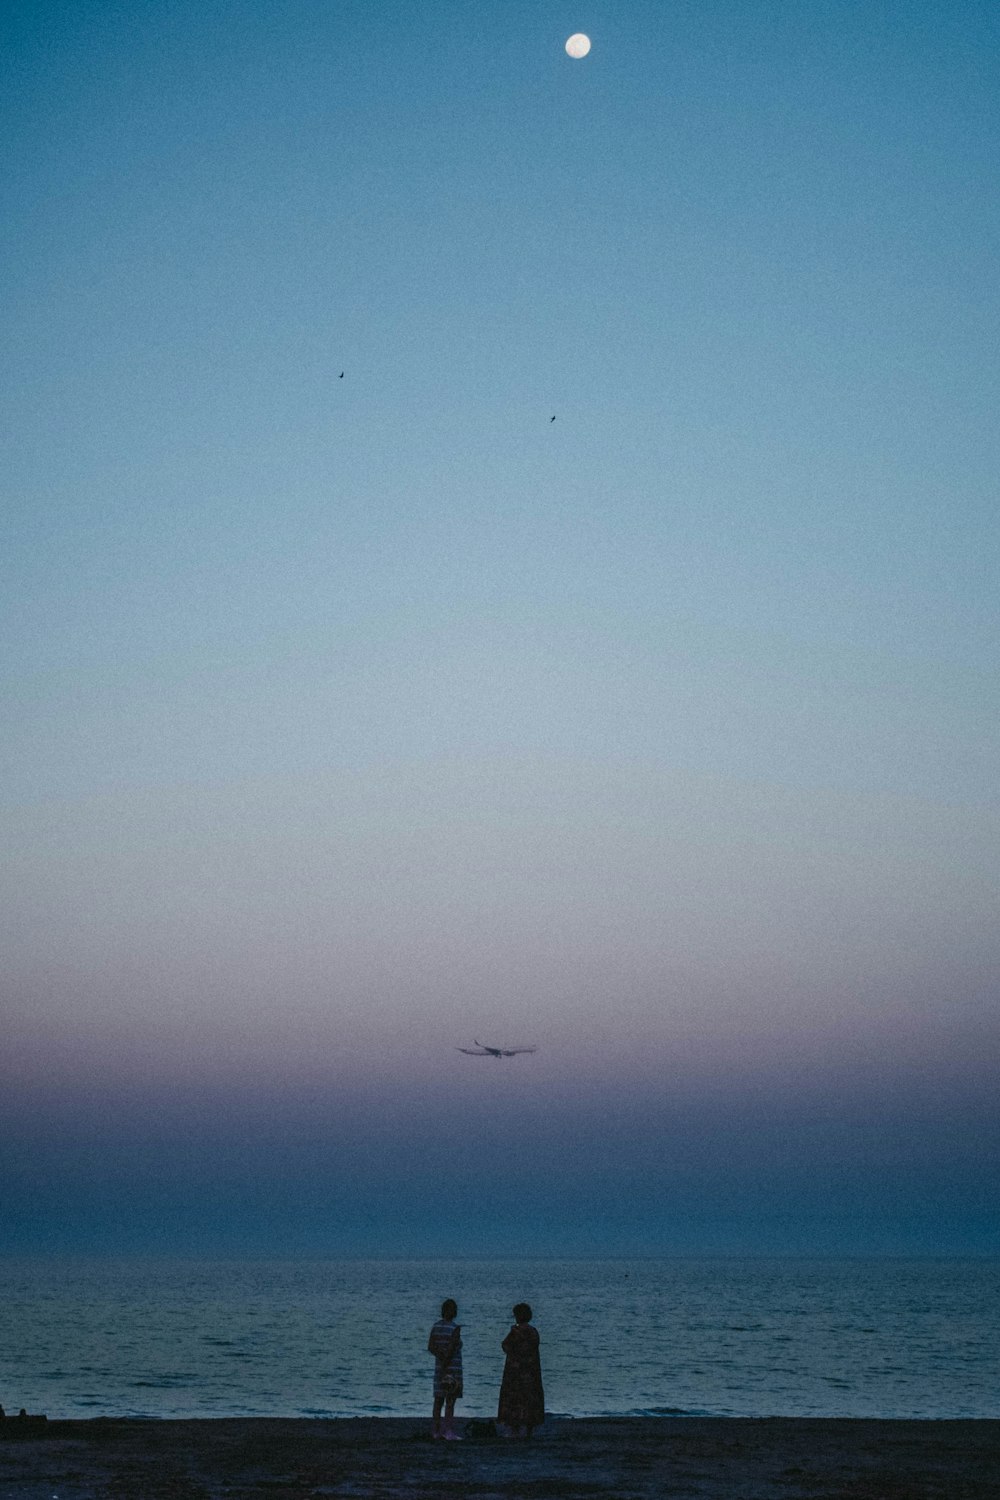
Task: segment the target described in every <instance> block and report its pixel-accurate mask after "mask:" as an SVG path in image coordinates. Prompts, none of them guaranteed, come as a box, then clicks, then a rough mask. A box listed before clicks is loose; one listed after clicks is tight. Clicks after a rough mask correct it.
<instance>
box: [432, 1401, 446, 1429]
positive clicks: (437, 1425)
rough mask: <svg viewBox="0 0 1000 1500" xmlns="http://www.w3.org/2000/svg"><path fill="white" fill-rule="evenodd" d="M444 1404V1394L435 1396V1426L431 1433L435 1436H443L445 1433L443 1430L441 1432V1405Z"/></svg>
mask: <svg viewBox="0 0 1000 1500" xmlns="http://www.w3.org/2000/svg"><path fill="white" fill-rule="evenodd" d="M443 1405H444V1397H443V1396H435V1397H434V1426H433V1428H432V1429H431V1435H432V1436H433V1437H441V1436H442V1435H443V1434H442V1432H441V1407H442V1406H443Z"/></svg>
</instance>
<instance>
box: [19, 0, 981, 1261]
mask: <svg viewBox="0 0 1000 1500" xmlns="http://www.w3.org/2000/svg"><path fill="white" fill-rule="evenodd" d="M4 25H5V28H6V34H5V38H4V48H3V50H4V54H5V57H6V62H5V64H4V72H5V77H4V87H3V101H4V102H3V104H2V106H0V113H2V119H0V125H2V128H3V133H4V138H5V140H6V141H7V142H8V146H9V150H8V152H7V162H6V166H5V168H4V176H3V195H4V213H3V227H2V230H0V234H2V236H3V247H2V248H3V257H4V264H5V267H6V268H7V269H6V273H5V279H6V298H5V302H6V314H5V332H4V338H5V350H6V353H5V364H6V368H7V378H6V380H5V381H4V392H5V394H4V397H3V403H4V408H5V410H4V430H5V440H4V446H5V464H4V470H5V472H6V474H7V476H8V477H7V480H6V481H5V493H4V514H5V518H6V519H5V522H4V546H3V549H2V560H0V573H2V579H0V585H2V598H3V601H4V603H3V609H4V626H3V642H4V655H3V680H4V693H5V699H6V702H7V705H8V707H7V711H6V712H5V714H4V727H3V729H2V731H0V733H2V739H3V756H4V766H5V774H4V787H5V791H4V794H3V802H2V806H0V817H2V828H3V840H4V845H5V847H6V849H7V850H8V858H7V859H6V861H5V867H6V874H5V877H4V879H5V886H4V894H3V902H2V908H3V912H4V918H3V921H4V929H5V930H4V941H3V951H4V953H5V955H6V957H5V960H4V977H3V988H4V992H5V1007H4V1008H5V1011H6V1016H7V1019H6V1021H5V1032H6V1037H7V1040H8V1044H9V1045H8V1048H7V1061H6V1067H7V1070H8V1073H9V1086H8V1090H7V1094H6V1103H5V1104H4V1106H2V1108H3V1112H4V1120H3V1130H4V1133H5V1138H6V1139H7V1140H9V1141H11V1142H12V1143H17V1145H18V1151H19V1152H20V1159H21V1163H22V1165H21V1168H20V1169H19V1170H18V1171H17V1172H15V1177H16V1181H14V1182H13V1183H12V1184H11V1187H10V1191H11V1192H12V1193H13V1194H14V1197H13V1199H12V1200H9V1201H13V1202H14V1203H15V1204H16V1205H17V1206H18V1208H19V1213H18V1216H17V1218H18V1223H19V1224H20V1226H21V1228H20V1230H19V1231H18V1232H17V1234H16V1235H15V1237H14V1239H13V1240H12V1243H14V1244H15V1247H16V1248H19V1249H21V1248H36V1247H41V1248H44V1247H46V1246H56V1245H57V1246H59V1247H60V1248H73V1247H82V1248H88V1247H94V1246H96V1247H98V1248H101V1249H114V1248H115V1247H116V1246H121V1245H125V1244H126V1243H127V1244H128V1246H129V1247H130V1248H142V1247H143V1245H147V1244H153V1245H157V1246H165V1247H167V1248H190V1247H192V1246H193V1247H195V1248H200V1247H208V1248H212V1247H216V1246H223V1247H224V1248H226V1249H230V1248H232V1247H234V1246H237V1247H238V1246H239V1245H240V1244H241V1243H244V1242H245V1241H246V1240H247V1238H248V1237H250V1238H254V1240H255V1243H257V1244H258V1248H260V1249H268V1248H271V1249H275V1250H281V1249H283V1248H289V1249H304V1250H309V1251H310V1252H315V1251H317V1250H323V1249H324V1248H331V1249H334V1250H336V1251H338V1252H351V1251H353V1250H360V1251H364V1252H365V1253H368V1252H369V1251H370V1250H371V1249H372V1248H373V1247H374V1248H379V1247H382V1248H385V1249H387V1250H393V1251H394V1252H395V1253H401V1254H404V1253H423V1252H424V1251H425V1250H426V1252H427V1253H435V1252H438V1251H440V1250H441V1249H447V1250H449V1251H456V1250H461V1249H462V1247H463V1246H465V1247H467V1248H469V1249H470V1250H475V1251H477V1252H479V1251H483V1250H485V1249H488V1248H489V1247H490V1246H492V1245H495V1246H496V1249H497V1253H505V1254H507V1253H517V1251H518V1248H519V1247H520V1246H521V1245H522V1244H523V1245H524V1247H525V1248H531V1247H532V1246H533V1245H536V1244H537V1243H538V1241H539V1239H543V1240H544V1242H545V1245H546V1247H547V1248H550V1249H551V1250H553V1251H554V1252H556V1251H564V1252H572V1251H575V1250H586V1249H590V1248H595V1249H601V1250H608V1249H622V1250H630V1249H642V1250H644V1251H647V1252H648V1251H652V1250H655V1249H657V1248H682V1249H698V1248H702V1247H703V1248H709V1249H716V1248H719V1247H720V1246H721V1247H723V1248H730V1249H735V1250H738V1249H740V1248H750V1249H753V1248H763V1249H768V1250H770V1249H774V1248H780V1246H781V1245H789V1246H791V1247H793V1248H797V1249H803V1250H809V1249H813V1248H820V1249H824V1250H828V1249H831V1250H836V1249H838V1248H839V1249H846V1250H851V1251H863V1250H865V1249H876V1250H883V1249H900V1248H901V1249H907V1250H919V1249H927V1250H932V1251H938V1250H959V1251H960V1250H963V1249H966V1250H973V1251H976V1252H981V1251H984V1250H994V1251H995V1250H996V1248H997V1239H996V1223H997V1220H996V1210H997V1203H996V1192H995V1182H996V1167H997V1159H996V1146H997V1121H996V1113H995V1106H994V1105H993V1103H992V1090H991V1087H990V1079H991V1078H995V1068H996V1056H997V1050H996V1049H997V1030H998V1023H997V958H998V951H997V950H998V944H997V937H996V932H997V922H996V910H997V890H998V882H997V875H998V869H997V865H998V860H997V847H998V846H997V838H996V835H997V823H998V804H997V794H996V788H997V756H996V724H997V708H998V701H997V700H998V692H997V673H996V659H997V624H998V607H997V598H998V590H997V581H996V573H997V569H996V561H997V533H998V526H997V507H996V486H995V476H996V474H997V472H998V467H1000V465H998V459H1000V454H998V452H997V448H998V442H997V424H996V420H995V412H996V409H997V395H998V379H997V365H998V361H997V349H998V347H1000V341H998V336H997V335H998V328H997V288H996V245H997V230H998V209H997V196H996V184H995V164H996V160H997V156H998V152H997V148H998V144H1000V142H998V135H1000V126H998V109H997V105H998V85H997V78H998V68H997V64H998V60H1000V58H998V53H1000V46H998V40H1000V36H998V33H1000V24H998V20H997V16H996V12H995V9H994V8H993V7H987V6H986V5H978V4H966V3H960V4H947V5H945V4H920V3H911V4H908V5H901V4H884V5H879V6H872V5H861V4H856V3H842V4H826V5H824V4H819V5H813V6H809V7H805V6H802V5H795V4H771V5H763V4H762V5H750V4H735V3H733V4H728V3H712V0H708V3H705V4H703V5H698V6H691V5H688V6H686V5H676V6H672V5H665V4H662V3H661V4H656V5H652V4H633V3H626V0H623V3H621V4H617V5H613V6H612V5H590V6H589V7H588V8H586V10H585V11H580V10H574V9H569V8H567V7H565V6H562V5H551V6H550V5H538V4H531V5H528V4H507V5H504V6H499V5H489V4H478V3H471V4H464V5H458V4H434V3H431V4H428V5H426V6H423V7H415V6H401V5H392V4H387V5H383V6H379V7H373V6H370V5H362V4H354V3H343V4H336V3H330V4H310V5H306V4H278V3H275V4H268V3H262V0H251V3H248V4H246V5H243V6H239V7H237V6H233V5H223V4H213V3H207V4H199V5H197V6H195V5H193V4H190V3H187V0H179V3H176V4H172V5H169V6H167V5H163V4H147V5H144V6H137V7H136V6H133V7H129V8H125V7H115V6H111V5H103V4H94V5H89V6H87V7H85V8H83V9H81V8H79V7H69V6H58V5H48V4H32V5H24V6H21V7H20V8H15V9H14V10H13V12H12V13H11V15H10V16H9V17H8V19H7V20H6V22H5V23H4ZM577 30H582V31H585V32H587V33H588V34H589V35H590V36H591V37H592V39H593V50H592V52H591V54H590V56H589V57H588V58H586V59H585V60H583V61H580V62H573V61H571V60H570V59H568V58H567V56H566V55H565V52H564V51H563V43H564V41H565V38H566V37H567V36H568V35H569V34H570V33H571V32H573V31H577ZM341 371H343V372H344V376H343V379H341V378H340V372H341ZM553 415H554V416H555V417H556V420H555V422H554V423H553V422H552V421H551V420H550V419H551V417H552V416H553ZM486 1033H488V1036H486V1039H487V1040H489V1039H495V1040H499V1041H501V1042H523V1041H531V1042H535V1043H537V1044H538V1046H539V1052H538V1053H537V1054H536V1055H535V1056H534V1057H531V1058H525V1059H518V1060H517V1061H516V1063H515V1064H513V1065H512V1066H511V1067H509V1068H508V1067H507V1065H504V1070H503V1071H497V1070H494V1068H493V1065H492V1064H489V1065H488V1066H487V1065H484V1064H480V1063H477V1062H475V1061H471V1060H467V1059H464V1058H461V1057H460V1056H459V1055H458V1054H457V1053H455V1052H454V1051H453V1049H454V1047H455V1045H456V1044H460V1043H467V1042H468V1041H469V1040H470V1039H471V1038H472V1037H473V1036H480V1037H482V1036H484V1034H486ZM515 1070H516V1071H515ZM431 1100H432V1101H433V1103H432V1104H431V1103H430V1102H429V1101H431ZM137 1101H138V1102H137ZM142 1101H145V1103H143V1102H142ZM154 1120H158V1121H160V1122H161V1124H162V1123H163V1122H169V1127H170V1128H169V1130H167V1129H166V1128H165V1127H164V1128H161V1125H156V1124H154ZM387 1122H388V1123H387ZM390 1126H391V1128H390ZM792 1142H793V1143H794V1145H791V1144H790V1143H792ZM748 1143H749V1144H748ZM251 1148H252V1149H251ZM737 1148H738V1149H737ZM13 1154H15V1155H16V1154H17V1152H15V1153H13ZM556 1160H557V1161H558V1162H559V1168H558V1176H557V1178H556V1177H554V1176H553V1172H552V1170H551V1163H552V1162H553V1161H556ZM251 1161H252V1163H253V1166H252V1168H251V1166H250V1165H249V1162H251ZM317 1161H322V1163H323V1167H322V1171H321V1172H320V1173H319V1175H318V1177H317V1175H316V1167H315V1164H316V1162H317ZM452 1161H453V1162H455V1163H456V1165H455V1167H454V1168H453V1169H452V1168H450V1167H449V1162H452ZM678 1161H680V1162H682V1163H683V1162H687V1163H688V1166H687V1167H681V1166H678V1165H677V1162H678ZM169 1163H173V1164H174V1165H172V1166H169V1169H168V1164H169ZM177 1164H182V1165H183V1169H182V1168H181V1166H178V1165H177ZM7 1170H13V1169H12V1168H11V1167H10V1154H8V1164H7ZM248 1174H249V1180H251V1181H252V1189H251V1188H248V1187H247V1181H248ZM338 1174H339V1175H338ZM352 1174H354V1175H352ZM359 1174H360V1177H361V1178H363V1179H364V1182H365V1184H366V1185H365V1189H364V1193H362V1194H361V1196H360V1198H359V1197H358V1196H357V1195H358V1192H359V1189H358V1180H359ZM469 1176H471V1177H472V1179H473V1181H474V1182H477V1183H478V1182H480V1181H481V1180H482V1178H484V1177H485V1178H486V1179H487V1180H489V1181H492V1182H493V1183H494V1184H495V1191H494V1194H493V1198H492V1199H491V1201H490V1202H489V1203H488V1204H484V1203H483V1201H482V1196H483V1195H482V1194H481V1193H479V1192H477V1191H476V1190H475V1189H474V1188H470V1189H469V1190H468V1193H466V1190H465V1189H464V1188H463V1189H462V1191H461V1193H460V1192H459V1191H458V1188H457V1183H456V1181H454V1180H452V1179H453V1178H455V1179H461V1180H462V1181H464V1180H465V1179H466V1178H468V1177H469ZM310 1181H312V1182H313V1183H314V1184H316V1183H318V1184H319V1186H318V1188H316V1189H315V1191H312V1190H310V1189H309V1187H308V1183H309V1182H310ZM525 1181H527V1182H528V1183H529V1184H530V1190H528V1189H527V1188H526V1187H525ZM40 1182H46V1183H48V1184H49V1187H48V1189H47V1190H46V1191H44V1192H42V1191H40V1190H39V1187H38V1184H39V1183H40ZM595 1183H596V1185H597V1188H598V1191H597V1192H595V1191H594V1188H595ZM290 1184H291V1186H290ZM351 1184H353V1185H354V1186H353V1188H352V1187H351ZM623 1184H624V1185H625V1186H624V1187H623ZM352 1192H353V1194H354V1198H353V1199H352V1201H357V1202H361V1203H363V1205H366V1206H364V1207H363V1210H362V1209H359V1210H358V1212H359V1214H360V1217H359V1218H357V1219H356V1220H351V1219H350V1216H348V1217H347V1218H345V1217H344V1212H343V1208H342V1206H341V1208H340V1209H338V1210H337V1211H336V1212H335V1211H333V1210H332V1209H331V1208H330V1204H331V1203H334V1202H338V1201H339V1202H340V1203H341V1205H342V1204H343V1202H344V1201H345V1199H346V1198H351V1194H352ZM437 1194H441V1195H442V1196H443V1200H444V1202H445V1203H450V1204H451V1205H453V1206H452V1207H448V1208H445V1209H444V1210H442V1206H441V1203H440V1202H438V1201H436V1195H437ZM408 1195H410V1196H409V1197H408ZM463 1195H464V1196H463ZM470 1195H471V1196H470ZM314 1198H315V1201H314ZM406 1203H409V1204H410V1206H409V1207H405V1204H406ZM123 1205H128V1207H127V1211H125V1210H124V1209H123ZM220 1205H221V1206H220ZM241 1205H242V1207H241ZM428 1205H432V1207H428ZM442 1211H443V1212H444V1214H445V1217H444V1219H442V1218H441V1213H442ZM164 1225H166V1226H168V1227H167V1228H164ZM170 1226H173V1227H172V1228H170ZM262 1226H265V1227H263V1228H262ZM436 1234H442V1235H443V1236H444V1240H445V1241H446V1243H445V1244H443V1245H442V1244H439V1243H438V1241H437V1240H436V1239H435V1235H436Z"/></svg>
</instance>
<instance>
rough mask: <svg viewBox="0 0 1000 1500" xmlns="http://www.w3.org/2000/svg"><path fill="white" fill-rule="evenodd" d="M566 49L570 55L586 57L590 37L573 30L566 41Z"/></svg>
mask: <svg viewBox="0 0 1000 1500" xmlns="http://www.w3.org/2000/svg"><path fill="white" fill-rule="evenodd" d="M566 51H567V52H568V53H569V55H570V57H586V55H587V53H588V52H589V51H590V37H589V36H584V34H583V32H582V31H575V32H574V33H573V35H572V36H571V37H570V39H569V41H568V42H567V43H566Z"/></svg>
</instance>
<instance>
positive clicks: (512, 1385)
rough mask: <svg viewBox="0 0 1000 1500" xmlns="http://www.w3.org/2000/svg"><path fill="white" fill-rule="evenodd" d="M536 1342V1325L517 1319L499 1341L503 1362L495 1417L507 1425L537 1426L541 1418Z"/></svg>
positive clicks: (539, 1369)
mask: <svg viewBox="0 0 1000 1500" xmlns="http://www.w3.org/2000/svg"><path fill="white" fill-rule="evenodd" d="M539 1342H540V1340H539V1337H538V1330H537V1329H536V1328H532V1326H531V1324H530V1323H518V1324H517V1325H516V1326H515V1327H514V1328H512V1329H511V1330H510V1333H508V1335H507V1337H506V1338H505V1339H504V1341H503V1343H502V1344H501V1345H500V1347H501V1349H502V1350H503V1352H504V1353H505V1354H506V1356H507V1362H506V1364H505V1365H504V1367H503V1380H502V1381H501V1382H500V1404H499V1407H498V1409H497V1421H498V1422H502V1423H503V1424H504V1425H505V1426H507V1427H537V1426H538V1425H539V1423H541V1422H544V1421H545V1392H544V1390H543V1389H542V1363H541V1360H540V1359H539V1357H538V1345H539Z"/></svg>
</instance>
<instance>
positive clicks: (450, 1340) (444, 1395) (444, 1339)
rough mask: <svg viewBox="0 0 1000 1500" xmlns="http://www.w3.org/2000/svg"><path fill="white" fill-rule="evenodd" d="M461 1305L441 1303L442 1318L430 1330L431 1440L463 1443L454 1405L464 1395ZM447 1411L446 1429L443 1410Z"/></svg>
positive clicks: (445, 1414)
mask: <svg viewBox="0 0 1000 1500" xmlns="http://www.w3.org/2000/svg"><path fill="white" fill-rule="evenodd" d="M457 1316H458V1303H457V1302H456V1301H455V1300H454V1298H452V1297H448V1298H447V1299H446V1300H445V1301H444V1302H442V1303H441V1316H440V1318H439V1319H438V1320H437V1322H436V1323H435V1324H434V1327H433V1328H432V1329H431V1335H430V1338H429V1339H428V1340H427V1351H428V1353H429V1354H433V1356H434V1426H433V1428H432V1430H431V1436H432V1437H436V1438H447V1439H448V1441H449V1442H460V1441H461V1433H459V1432H456V1431H455V1402H456V1401H457V1400H458V1398H459V1397H460V1396H461V1394H462V1329H461V1325H460V1324H458V1323H456V1322H455V1319H456V1317H457ZM442 1407H443V1408H444V1427H443V1428H442V1426H441V1410H442Z"/></svg>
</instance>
